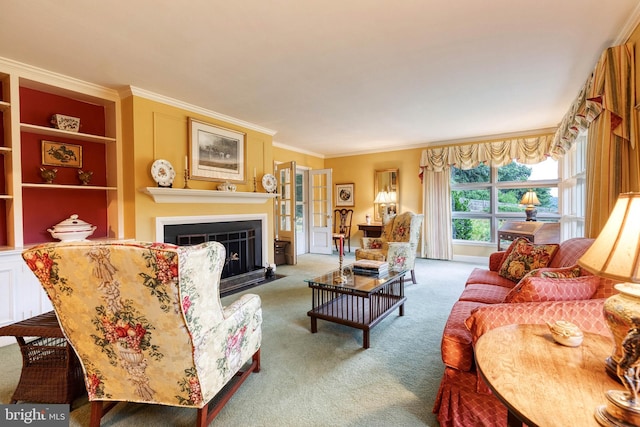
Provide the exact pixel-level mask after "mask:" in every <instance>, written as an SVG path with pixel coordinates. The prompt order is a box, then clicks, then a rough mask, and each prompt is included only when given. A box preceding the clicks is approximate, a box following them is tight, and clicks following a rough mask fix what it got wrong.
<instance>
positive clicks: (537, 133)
mask: <svg viewBox="0 0 640 427" xmlns="http://www.w3.org/2000/svg"><path fill="white" fill-rule="evenodd" d="M556 129H557V128H556V127H552V128H543V129H535V130H528V131H522V132H512V133H501V134H495V135H484V136H474V137H469V138H461V139H449V140H443V141H433V142H426V143H425V142H422V143H418V144H406V145H399V146H394V147H385V148H380V149H374V150H361V151H352V152H349V153H339V154H330V155H326V156H324V157H325V158H327V159H333V158H337V157H349V156H362V155H365V154H377V153H388V152H390V151H403V150H415V149H416V148H435V147H444V146H450V145H462V144H471V143H478V144H479V143H484V142H491V141H500V140H504V139H513V138H531V137H535V136H543V135H549V134H554V133H555V132H556Z"/></svg>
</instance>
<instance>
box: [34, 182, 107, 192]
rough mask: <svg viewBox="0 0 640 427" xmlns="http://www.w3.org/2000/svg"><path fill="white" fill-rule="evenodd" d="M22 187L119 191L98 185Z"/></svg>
mask: <svg viewBox="0 0 640 427" xmlns="http://www.w3.org/2000/svg"><path fill="white" fill-rule="evenodd" d="M22 187H29V188H64V189H72V190H117V188H116V187H100V186H97V185H67V184H31V183H23V184H22Z"/></svg>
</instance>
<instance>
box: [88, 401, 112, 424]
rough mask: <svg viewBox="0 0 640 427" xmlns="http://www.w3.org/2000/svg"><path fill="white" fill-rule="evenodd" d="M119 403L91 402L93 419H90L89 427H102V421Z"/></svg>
mask: <svg viewBox="0 0 640 427" xmlns="http://www.w3.org/2000/svg"><path fill="white" fill-rule="evenodd" d="M117 404H118V402H103V401H101V400H94V401H93V402H91V418H90V419H89V427H100V420H102V417H104V416H105V415H106V413H107V412H109V411H110V410H111V409H113V407H114V406H116V405H117Z"/></svg>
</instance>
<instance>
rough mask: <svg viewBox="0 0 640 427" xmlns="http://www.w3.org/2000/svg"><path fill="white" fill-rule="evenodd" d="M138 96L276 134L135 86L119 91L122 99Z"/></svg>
mask: <svg viewBox="0 0 640 427" xmlns="http://www.w3.org/2000/svg"><path fill="white" fill-rule="evenodd" d="M132 95H135V96H139V97H141V98H145V99H149V100H151V101H156V102H160V103H162V104H166V105H170V106H172V107H176V108H180V109H183V110H188V111H192V112H194V113H198V114H202V115H204V116H207V117H211V118H212V119H216V120H221V121H223V122H226V123H231V124H234V125H236V126H242V127H244V128H247V129H251V130H255V131H256V132H260V133H264V134H267V135H269V136H273V135H275V134H276V133H278V131H277V130H273V129H269V128H266V127H263V126H260V125H257V124H255V123H250V122H247V121H244V120H241V119H237V118H235V117H231V116H227V115H225V114H221V113H218V112H215V111H212V110H208V109H206V108H202V107H198V106H197V105H193V104H189V103H188V102H184V101H180V100H178V99H175V98H171V97H168V96H164V95H160V94H158V93H155V92H151V91H148V90H146V89H142V88H139V87H136V86H127V87H125V88H123V89H121V90H120V96H121V97H122V98H123V99H124V98H126V97H129V96H132Z"/></svg>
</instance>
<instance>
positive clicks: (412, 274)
mask: <svg viewBox="0 0 640 427" xmlns="http://www.w3.org/2000/svg"><path fill="white" fill-rule="evenodd" d="M411 280H412V281H413V284H414V285H417V284H418V282H416V271H415V270H414V269H411Z"/></svg>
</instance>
